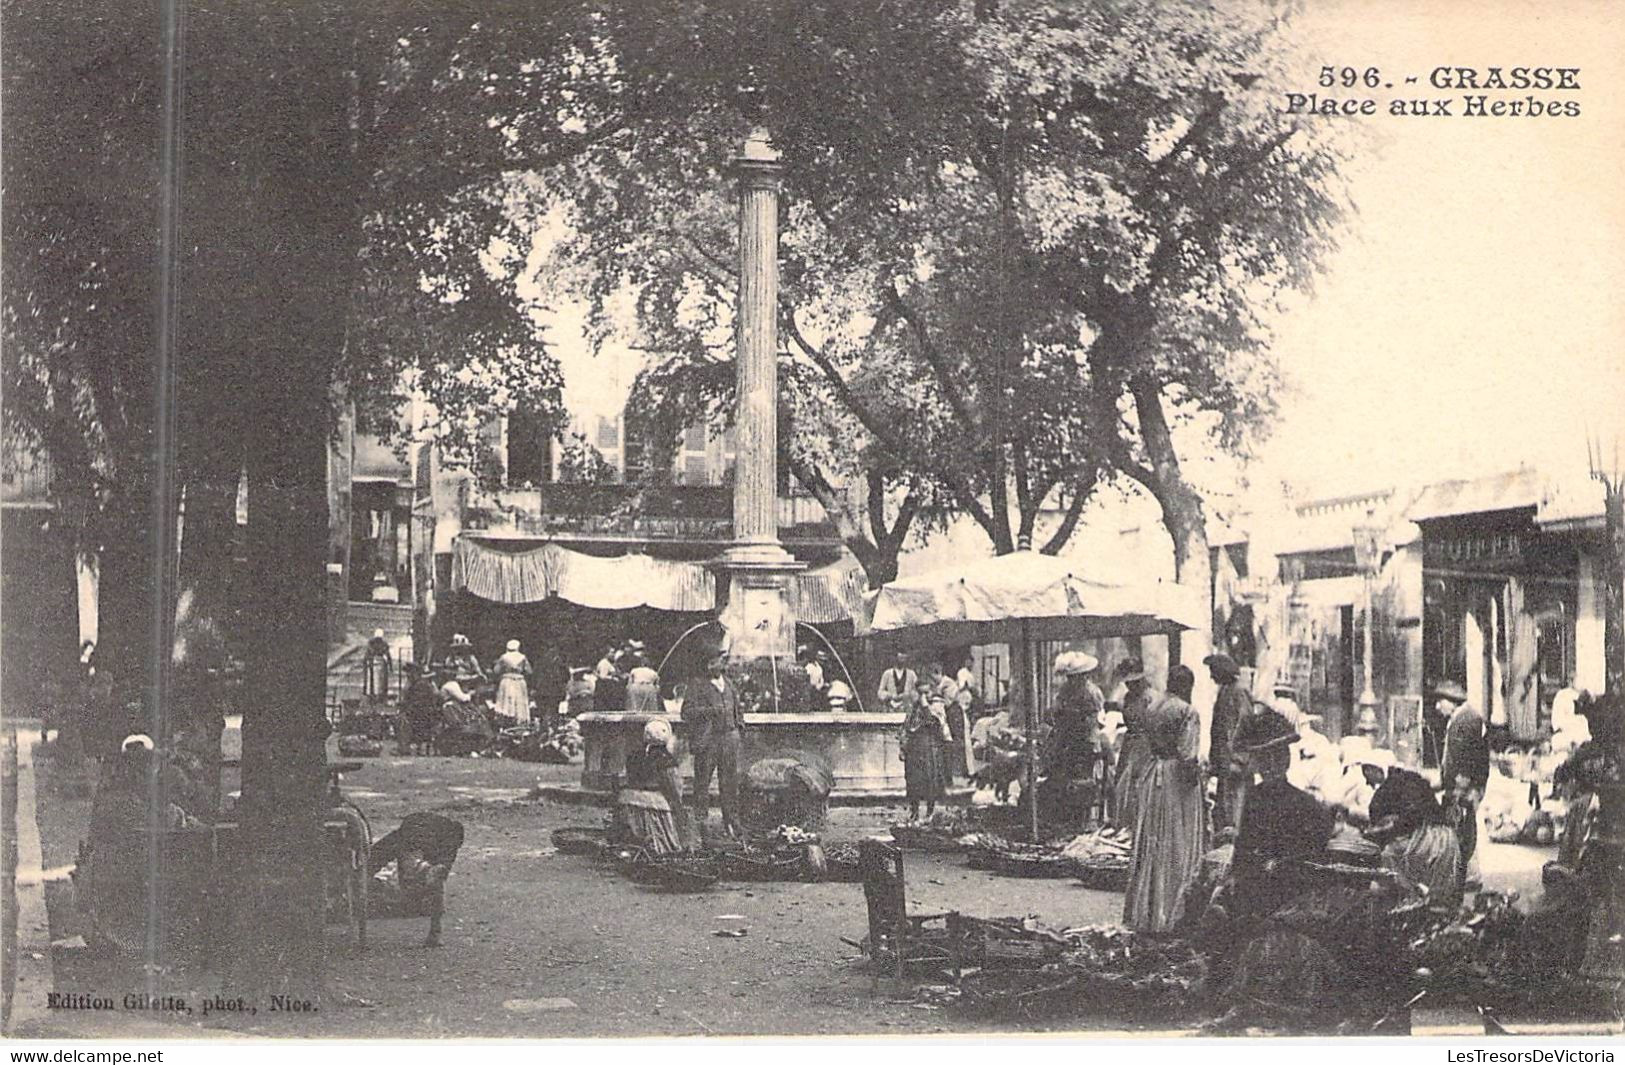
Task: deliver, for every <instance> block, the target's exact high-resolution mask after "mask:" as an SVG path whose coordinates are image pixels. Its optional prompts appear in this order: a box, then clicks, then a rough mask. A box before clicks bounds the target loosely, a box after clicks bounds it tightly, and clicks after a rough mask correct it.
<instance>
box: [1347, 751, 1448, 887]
mask: <svg viewBox="0 0 1625 1065" xmlns="http://www.w3.org/2000/svg"><path fill="white" fill-rule="evenodd" d="M1366 836H1367V837H1368V838H1370V839H1371V841H1372V842H1374V843H1377V844H1378V845H1380V846H1381V847H1382V854H1381V856H1380V857H1379V859H1378V861H1379V862H1380V863H1381V865H1382V867H1383V868H1384V869H1391V870H1393V871H1394V872H1396V873H1398V874H1399V875H1400V876H1402V877H1404V878H1405V880H1406V881H1408V882H1409V883H1412V884H1419V885H1421V886H1422V887H1424V888H1426V889H1427V898H1428V901H1429V902H1430V903H1432V904H1436V905H1442V906H1447V907H1451V908H1454V907H1455V905H1456V904H1457V903H1459V902H1460V901H1461V884H1460V879H1461V847H1460V845H1459V843H1458V842H1457V840H1456V833H1455V830H1454V829H1453V828H1452V827H1451V826H1450V823H1449V819H1448V818H1446V817H1445V812H1444V807H1442V806H1440V805H1439V800H1438V799H1435V798H1434V797H1433V785H1431V784H1429V783H1428V782H1427V781H1426V780H1424V779H1423V778H1422V777H1419V776H1417V775H1416V774H1415V773H1412V772H1410V771H1409V770H1407V769H1394V770H1392V771H1390V772H1389V774H1388V777H1387V779H1386V780H1384V781H1383V782H1382V785H1381V786H1380V787H1378V788H1377V791H1376V794H1375V795H1373V796H1372V797H1371V825H1370V827H1369V828H1367V829H1366Z"/></svg>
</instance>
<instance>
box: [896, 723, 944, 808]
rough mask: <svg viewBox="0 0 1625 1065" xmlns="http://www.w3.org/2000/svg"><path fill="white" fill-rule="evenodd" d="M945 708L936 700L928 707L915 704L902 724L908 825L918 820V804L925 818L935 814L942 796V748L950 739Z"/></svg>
mask: <svg viewBox="0 0 1625 1065" xmlns="http://www.w3.org/2000/svg"><path fill="white" fill-rule="evenodd" d="M945 705H946V704H945V700H943V699H941V698H940V697H939V698H934V699H932V700H931V701H930V702H929V703H927V702H917V703H915V704H914V705H913V707H912V708H910V710H909V712H908V719H907V720H905V721H904V722H903V735H902V752H901V754H902V758H903V784H904V789H905V792H906V794H907V795H908V808H909V815H908V817H909V820H910V821H913V820H915V819H916V818H918V817H919V816H920V803H921V802H922V801H923V802H924V803H925V816H927V817H930V816H931V815H932V814H934V813H936V812H937V800H938V799H940V798H942V796H943V790H944V789H943V783H942V767H943V764H944V761H943V748H944V747H945V746H946V745H947V744H948V743H949V742H950V741H951V739H952V734H951V733H950V732H949V731H948V719H947V715H946V713H945V709H944V708H945Z"/></svg>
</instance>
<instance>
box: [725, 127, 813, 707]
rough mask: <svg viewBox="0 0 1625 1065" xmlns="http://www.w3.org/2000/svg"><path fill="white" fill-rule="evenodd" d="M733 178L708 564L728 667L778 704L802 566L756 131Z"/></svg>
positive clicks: (791, 654) (772, 241)
mask: <svg viewBox="0 0 1625 1065" xmlns="http://www.w3.org/2000/svg"><path fill="white" fill-rule="evenodd" d="M732 170H733V176H734V177H735V178H736V179H737V181H738V182H739V303H738V308H737V322H736V324H735V330H736V333H735V340H736V355H735V360H736V373H737V397H736V404H737V406H736V409H735V416H734V425H735V432H736V447H735V456H734V496H733V519H734V520H733V546H732V547H730V548H729V549H728V550H727V551H726V552H724V553H723V555H722V557H721V558H719V559H718V560H717V565H718V567H719V569H721V571H722V572H723V573H724V574H725V575H726V578H727V587H728V601H727V604H726V606H725V607H724V608H723V610H722V616H721V619H720V620H721V621H722V624H723V627H724V628H726V629H727V630H728V633H729V636H730V639H731V646H730V658H732V660H733V662H734V668H735V670H736V671H737V672H739V673H741V674H748V675H749V676H751V677H752V678H753V680H754V681H755V682H756V684H757V685H758V686H759V687H760V688H761V690H763V691H764V692H771V693H773V698H772V699H771V700H770V701H771V702H772V703H773V704H776V702H777V683H776V680H775V676H774V674H775V668H774V667H775V665H777V666H778V667H779V668H780V669H783V668H788V667H791V666H793V664H794V661H795V640H796V637H795V615H794V611H793V609H792V605H791V586H790V582H791V579H792V576H791V575H792V574H794V573H795V572H796V571H798V570H800V569H802V568H803V567H802V565H801V564H800V563H798V562H797V561H796V560H795V559H794V558H793V557H792V556H791V555H790V553H789V552H787V551H786V550H785V549H784V547H783V546H782V545H781V544H780V543H779V529H778V496H779V493H778V377H779V375H778V349H779V342H778V300H779V191H780V184H779V182H780V178H781V176H782V175H783V173H784V167H783V164H782V163H780V161H779V153H778V152H777V151H776V150H775V149H774V148H773V145H772V143H771V142H770V141H769V139H768V135H767V132H766V131H765V130H761V129H758V130H756V131H754V132H753V133H751V135H750V136H749V137H747V138H746V139H745V143H744V145H743V146H742V147H741V149H740V152H739V154H738V155H737V156H736V157H735V158H734V161H733V168H732Z"/></svg>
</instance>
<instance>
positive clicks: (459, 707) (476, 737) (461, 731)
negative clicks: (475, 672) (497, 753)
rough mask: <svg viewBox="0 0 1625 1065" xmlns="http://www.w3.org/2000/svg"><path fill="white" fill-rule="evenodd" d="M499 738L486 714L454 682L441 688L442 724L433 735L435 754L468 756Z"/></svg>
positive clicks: (451, 681) (440, 723) (448, 682)
mask: <svg viewBox="0 0 1625 1065" xmlns="http://www.w3.org/2000/svg"><path fill="white" fill-rule="evenodd" d="M495 735H496V733H495V731H493V730H492V728H491V723H490V721H488V720H487V719H486V717H485V710H484V708H483V707H482V706H481V705H480V704H479V702H478V700H476V699H475V697H474V695H473V694H472V693H471V692H469V691H468V690H466V689H465V688H464V687H463V685H462V683H461V682H460V681H458V680H456V679H455V678H453V679H451V680H448V681H446V683H445V684H443V685H442V686H441V688H440V721H439V723H438V724H437V725H436V727H435V731H434V751H435V753H436V754H441V755H448V754H449V755H466V754H471V753H473V752H474V751H478V750H480V749H482V748H483V747H484V746H485V745H486V744H487V743H489V742H491V740H492V738H494V737H495Z"/></svg>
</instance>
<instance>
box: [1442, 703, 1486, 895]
mask: <svg viewBox="0 0 1625 1065" xmlns="http://www.w3.org/2000/svg"><path fill="white" fill-rule="evenodd" d="M1433 695H1434V698H1435V699H1436V700H1437V701H1436V702H1435V703H1434V704H1433V705H1434V709H1435V710H1437V711H1438V712H1439V713H1440V714H1441V715H1443V716H1444V717H1446V718H1447V719H1448V722H1449V723H1448V724H1446V725H1445V729H1444V757H1443V758H1441V759H1440V760H1439V785H1440V787H1442V788H1443V789H1444V793H1445V799H1446V802H1445V807H1446V810H1447V812H1450V813H1451V816H1452V817H1454V818H1456V838H1457V840H1459V841H1460V843H1461V868H1462V875H1463V877H1464V878H1465V879H1467V880H1472V879H1474V876H1473V872H1474V868H1476V866H1474V868H1469V863H1471V862H1472V861H1473V858H1474V854H1475V852H1476V851H1477V850H1478V803H1479V800H1481V799H1482V798H1483V797H1484V788H1485V787H1486V786H1487V785H1488V784H1489V780H1490V745H1489V740H1488V738H1487V737H1486V735H1485V731H1484V715H1483V714H1481V713H1479V712H1478V711H1477V710H1476V709H1475V708H1474V707H1473V705H1472V704H1471V703H1469V702H1468V701H1467V689H1466V688H1463V687H1462V686H1461V685H1460V684H1459V683H1457V682H1456V681H1453V680H1447V681H1444V682H1443V683H1441V684H1440V685H1438V686H1437V687H1436V688H1434V689H1433Z"/></svg>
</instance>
